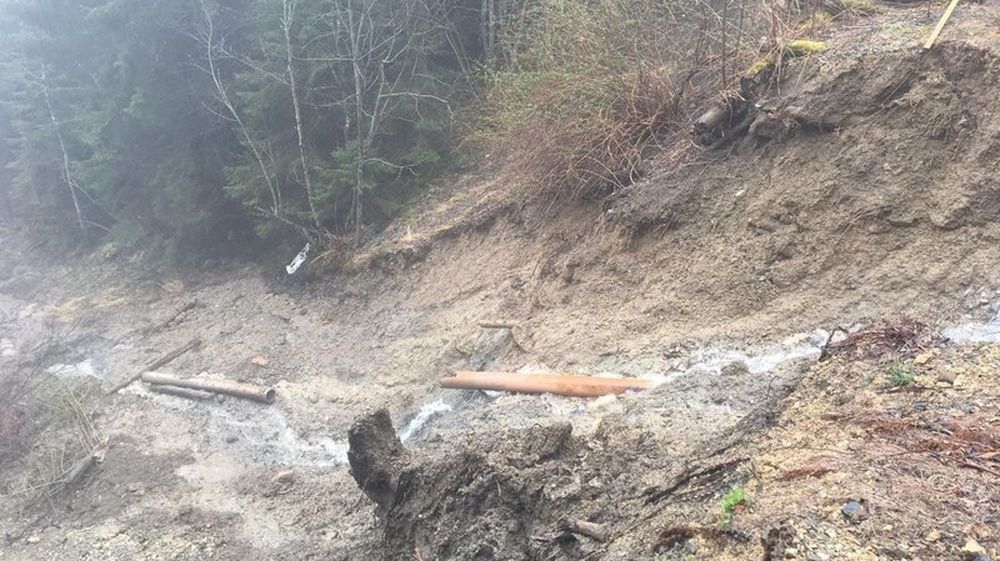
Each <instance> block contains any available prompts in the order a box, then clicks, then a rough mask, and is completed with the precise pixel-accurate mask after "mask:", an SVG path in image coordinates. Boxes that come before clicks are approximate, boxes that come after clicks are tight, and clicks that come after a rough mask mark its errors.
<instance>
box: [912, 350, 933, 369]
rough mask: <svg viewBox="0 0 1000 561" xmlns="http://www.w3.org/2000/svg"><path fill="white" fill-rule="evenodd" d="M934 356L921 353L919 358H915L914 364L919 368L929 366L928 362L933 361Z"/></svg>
mask: <svg viewBox="0 0 1000 561" xmlns="http://www.w3.org/2000/svg"><path fill="white" fill-rule="evenodd" d="M932 356H933V355H931V353H920V354H918V355H917V356H915V357H913V364H916V365H917V366H923V365H924V364H927V363H928V362H930V361H931V357H932Z"/></svg>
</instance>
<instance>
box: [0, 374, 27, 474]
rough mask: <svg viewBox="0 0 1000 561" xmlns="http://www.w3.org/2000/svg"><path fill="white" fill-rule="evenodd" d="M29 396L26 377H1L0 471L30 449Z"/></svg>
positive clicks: (12, 375)
mask: <svg viewBox="0 0 1000 561" xmlns="http://www.w3.org/2000/svg"><path fill="white" fill-rule="evenodd" d="M27 394H28V381H27V378H26V377H24V376H16V375H15V374H13V373H5V374H2V375H0V450H3V453H2V454H0V469H2V468H3V467H5V466H6V465H7V464H9V463H10V462H13V461H16V460H18V459H20V458H21V457H22V456H23V455H24V454H25V452H27V450H28V449H29V448H30V434H29V433H30V424H29V417H28V411H27V406H26V403H25V401H26V397H27Z"/></svg>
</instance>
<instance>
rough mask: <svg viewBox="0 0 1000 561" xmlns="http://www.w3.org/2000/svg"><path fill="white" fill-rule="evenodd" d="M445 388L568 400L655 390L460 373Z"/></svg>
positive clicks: (575, 378) (559, 377)
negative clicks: (546, 394)
mask: <svg viewBox="0 0 1000 561" xmlns="http://www.w3.org/2000/svg"><path fill="white" fill-rule="evenodd" d="M441 387H444V388H454V389H468V390H496V391H508V392H514V393H527V394H542V393H552V394H556V395H563V396H568V397H600V396H602V395H609V394H616V395H617V394H622V393H625V392H626V391H629V390H645V389H649V388H651V387H653V382H652V381H650V380H640V379H637V378H610V377H601V376H580V375H571V374H515V373H512V372H469V371H459V372H456V373H455V377H453V378H443V379H442V380H441Z"/></svg>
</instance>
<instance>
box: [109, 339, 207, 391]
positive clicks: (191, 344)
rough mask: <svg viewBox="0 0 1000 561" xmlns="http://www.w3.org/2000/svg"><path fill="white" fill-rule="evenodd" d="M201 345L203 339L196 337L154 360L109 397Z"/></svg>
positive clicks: (121, 384) (114, 388) (118, 386)
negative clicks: (145, 374)
mask: <svg viewBox="0 0 1000 561" xmlns="http://www.w3.org/2000/svg"><path fill="white" fill-rule="evenodd" d="M200 345H201V339H199V338H197V337H195V338H194V339H191V340H190V341H188V342H187V343H185V344H184V345H182V346H180V347H177V348H176V349H174V350H172V351H170V352H169V353H167V354H165V355H163V356H161V357H160V358H158V359H156V360H154V361H153V362H151V363H149V364H148V365H146V367H145V368H143V369H142V370H141V371H139V373H138V374H135V375H133V376H130V377H129V378H128V379H127V380H125V381H123V382H121V383H120V384H118V385H117V386H115V387H113V388H111V390H110V391H109V392H108V395H111V394H114V393H118V390H120V389H122V388H124V387H125V386H127V385H129V384H131V383H132V382H134V381H136V380H138V379H139V378H141V377H142V375H143V373H145V372H149V371H150V370H156V369H157V368H160V367H162V366H165V365H167V364H169V363H171V362H173V361H174V359H176V358H177V357H179V356H181V355H182V354H184V353H186V352H188V351H190V350H191V349H195V348H197V347H199V346H200Z"/></svg>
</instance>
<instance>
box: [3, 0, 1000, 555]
mask: <svg viewBox="0 0 1000 561" xmlns="http://www.w3.org/2000/svg"><path fill="white" fill-rule="evenodd" d="M934 16H935V14H932V13H930V12H928V11H927V10H925V9H924V8H922V7H921V8H916V9H913V8H906V7H903V8H898V7H890V8H886V9H885V12H884V13H882V14H879V15H876V16H871V17H864V18H856V19H852V20H849V21H845V22H842V23H841V24H838V25H834V26H832V27H831V28H830V29H829V30H827V31H825V32H824V33H825V34H826V36H823V37H817V39H823V40H824V41H825V42H826V43H827V46H828V48H827V50H825V51H824V52H822V53H818V54H816V55H814V56H810V57H807V58H800V59H794V60H789V61H787V64H785V66H784V68H783V70H782V75H781V80H780V81H779V82H778V83H777V84H776V87H774V88H773V89H770V90H768V91H767V93H766V95H764V96H763V97H762V98H761V99H760V100H759V105H760V111H761V114H762V115H766V119H764V120H761V122H760V124H759V125H758V126H755V127H753V128H752V129H751V131H750V133H749V134H747V135H745V136H742V137H739V138H738V139H736V141H735V142H734V143H732V144H731V145H728V146H724V147H722V148H721V149H720V150H718V151H712V152H706V151H695V150H693V149H692V150H691V151H690V153H688V154H686V155H685V156H684V157H683V158H682V160H681V161H677V160H676V159H675V157H676V155H675V154H674V155H673V156H672V158H673V159H669V161H668V158H667V156H666V155H664V156H663V157H662V158H661V159H660V160H657V161H654V162H652V163H651V165H650V169H649V170H648V174H647V176H646V177H645V179H643V181H641V182H640V183H637V184H635V185H633V186H632V187H630V188H629V189H626V190H625V191H623V192H621V193H618V194H616V195H615V196H614V197H613V198H611V199H609V200H602V201H578V202H573V203H565V202H564V201H557V202H556V203H557V204H551V201H533V200H532V199H525V198H524V197H521V196H519V195H518V193H519V192H518V188H519V187H518V186H516V185H510V184H507V183H505V182H504V181H503V179H502V178H500V177H495V176H494V177H489V178H475V177H470V178H467V179H466V180H465V181H464V182H462V183H460V184H457V185H456V186H455V187H454V188H453V189H450V190H448V189H445V190H442V191H440V192H437V193H434V194H432V195H431V196H430V197H428V199H427V201H425V204H424V206H423V207H422V208H421V209H420V211H419V212H414V213H412V214H410V215H408V216H405V217H403V218H401V219H400V220H399V221H398V222H397V223H396V224H394V225H392V226H391V227H390V228H389V229H387V230H386V231H385V232H384V233H383V234H382V235H381V236H380V237H379V238H378V239H376V240H373V242H372V243H371V244H370V245H369V246H368V247H366V248H364V250H363V251H362V252H360V253H359V254H358V255H357V256H352V257H350V258H346V257H345V258H343V259H339V260H336V261H337V265H339V268H337V269H335V270H334V271H333V272H331V273H329V274H328V276H326V277H323V278H322V279H313V280H312V281H310V282H306V283H302V282H299V279H297V278H296V279H288V278H287V277H286V276H285V275H284V273H283V272H282V268H283V265H284V264H283V263H267V264H253V265H248V264H232V263H231V264H224V265H219V264H218V263H211V264H206V265H205V267H204V268H203V270H190V271H185V272H182V273H178V272H171V273H163V272H157V271H149V270H146V269H142V268H141V267H140V266H138V265H137V264H136V263H138V262H139V259H138V257H137V256H130V255H122V254H121V252H120V251H118V250H116V248H113V247H108V248H102V250H101V251H98V252H95V253H93V254H90V255H86V256H72V257H58V258H57V257H54V256H50V255H46V254H45V252H44V251H43V250H40V249H39V248H38V247H35V246H33V245H32V244H31V243H30V242H29V241H28V240H27V239H26V237H25V235H24V234H23V233H22V232H19V231H18V230H16V229H14V228H4V229H2V230H0V376H2V386H0V390H2V391H0V445H2V455H0V527H2V529H3V540H4V541H3V542H2V543H0V559H3V560H7V559H10V560H18V561H20V560H36V559H37V560H41V559H89V560H95V561H96V560H100V561H118V560H121V561H125V560H134V559H143V560H146V559H162V560H202V559H218V560H239V561H256V560H300V559H324V560H326V559H352V560H380V559H391V560H403V559H407V560H411V559H417V560H426V561H432V560H441V561H444V560H446V559H483V560H488V559H498V560H499V559H560V560H561V559H565V560H571V559H573V560H575V559H622V560H624V559H630V560H631V559H664V560H667V559H677V560H681V559H685V560H690V559H770V560H776V559H797V560H805V561H822V560H835V559H866V560H867V559H871V560H875V559H914V560H916V559H974V558H975V559H979V561H982V560H983V559H988V558H996V557H997V555H996V554H997V549H996V548H997V547H998V544H1000V541H998V540H1000V536H998V535H997V533H996V528H997V527H998V524H1000V514H998V507H997V505H998V504H1000V464H998V459H1000V456H998V453H1000V452H998V450H1000V434H998V430H1000V428H998V415H1000V411H998V409H997V407H998V397H1000V396H998V395H997V390H996V388H997V384H996V380H997V372H998V368H1000V347H998V344H1000V319H998V312H1000V266H998V263H1000V220H998V219H1000V98H998V97H997V95H996V93H997V91H998V85H1000V84H998V79H1000V58H998V48H1000V35H998V33H1000V32H998V30H1000V5H998V4H997V0H986V1H985V2H982V3H979V4H972V3H970V4H968V5H966V4H965V3H963V4H962V6H960V7H959V9H958V10H957V11H956V13H955V15H954V17H953V19H952V21H951V22H950V23H949V26H948V28H947V29H946V33H945V34H944V35H943V36H942V39H941V42H940V44H939V45H938V46H936V47H935V48H934V49H933V50H931V51H929V52H923V51H922V50H921V49H920V48H919V44H920V41H921V40H922V39H923V38H924V37H925V35H926V33H927V31H928V29H929V27H930V26H931V25H932V24H933V22H934ZM525 201H529V202H527V203H526V202H525ZM133 259H134V260H135V263H133V262H132V261H133ZM904 317H907V318H910V319H902V318H904ZM484 320H486V321H492V322H497V321H502V322H507V323H510V324H511V325H512V328H505V329H494V328H483V327H481V326H480V325H479V323H480V322H481V321H484ZM193 338H197V339H198V340H199V341H200V345H199V346H197V347H196V348H194V349H192V350H190V351H188V352H186V353H184V354H182V355H180V356H179V357H177V358H176V359H174V360H173V361H171V362H169V363H168V364H166V365H164V366H163V367H161V368H160V370H161V371H163V372H167V373H170V374H174V375H177V376H182V377H194V378H206V379H214V378H227V379H232V380H242V381H245V382H250V383H254V384H259V385H262V386H268V387H273V388H275V390H276V393H277V398H276V400H275V401H274V403H271V404H265V403H257V402H252V401H247V400H242V399H237V398H234V397H211V398H209V399H204V400H192V399H187V398H184V397H178V396H175V395H164V394H160V393H155V392H152V391H150V388H149V387H148V386H147V385H145V384H143V383H132V384H129V385H127V386H126V387H125V388H124V389H123V390H122V391H120V392H117V393H115V394H113V395H108V391H109V390H110V389H111V388H113V387H114V386H115V385H117V384H118V383H119V382H122V381H124V380H127V379H128V378H129V377H130V376H133V375H135V374H136V373H137V372H141V371H142V370H143V369H144V368H145V367H146V365H148V364H149V363H151V362H152V361H154V360H155V359H157V358H158V357H160V356H162V355H163V354H164V353H167V352H168V351H170V350H171V349H174V348H177V347H180V346H183V345H184V344H185V343H187V342H188V341H190V340H192V339H193ZM830 345H833V346H832V347H831V346H830ZM824 349H825V351H824ZM821 355H822V357H823V358H824V360H823V361H822V362H820V361H819V359H820V357H821ZM456 369H466V370H510V371H521V372H532V373H550V372H555V371H577V372H584V373H593V374H614V375H619V376H632V377H641V378H646V379H648V380H651V381H652V382H653V383H654V384H655V387H654V388H653V389H651V390H649V391H646V392H642V393H636V394H627V395H624V396H621V397H618V398H615V399H610V398H600V399H593V400H585V399H574V398H561V397H555V396H523V395H508V394H501V395H495V394H487V393H483V392H472V391H468V392H466V391H456V390H444V389H441V388H440V387H439V385H438V380H439V379H440V378H441V377H442V376H445V375H447V374H449V373H450V372H451V371H453V370H456ZM976 555H979V556H980V557H978V558H977V557H976Z"/></svg>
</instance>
